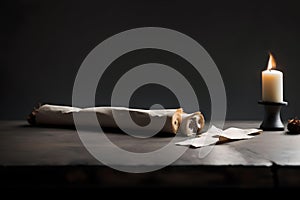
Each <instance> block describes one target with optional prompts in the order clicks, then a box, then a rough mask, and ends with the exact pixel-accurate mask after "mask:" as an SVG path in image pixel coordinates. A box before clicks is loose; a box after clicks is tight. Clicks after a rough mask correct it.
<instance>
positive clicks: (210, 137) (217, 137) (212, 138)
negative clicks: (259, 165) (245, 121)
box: [176, 126, 262, 148]
mask: <svg viewBox="0 0 300 200" xmlns="http://www.w3.org/2000/svg"><path fill="white" fill-rule="evenodd" d="M261 132H262V130H260V129H240V128H235V127H231V128H228V129H226V130H222V129H219V128H217V127H215V126H212V127H211V128H210V129H208V131H207V132H204V133H202V134H201V135H199V136H198V137H195V138H191V139H187V140H184V141H182V142H178V143H176V145H180V146H192V147H196V148H199V147H204V146H208V145H212V144H216V143H218V142H227V141H230V140H242V139H250V138H253V137H255V134H260V133H261Z"/></svg>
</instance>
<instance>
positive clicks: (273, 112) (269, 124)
mask: <svg viewBox="0 0 300 200" xmlns="http://www.w3.org/2000/svg"><path fill="white" fill-rule="evenodd" d="M258 103H259V104H262V105H264V107H265V114H264V120H263V122H262V123H261V125H260V128H261V129H262V130H264V131H282V130H284V124H283V123H282V121H281V117H280V111H281V107H282V106H286V105H287V104H288V103H287V102H285V101H283V102H268V101H259V102H258Z"/></svg>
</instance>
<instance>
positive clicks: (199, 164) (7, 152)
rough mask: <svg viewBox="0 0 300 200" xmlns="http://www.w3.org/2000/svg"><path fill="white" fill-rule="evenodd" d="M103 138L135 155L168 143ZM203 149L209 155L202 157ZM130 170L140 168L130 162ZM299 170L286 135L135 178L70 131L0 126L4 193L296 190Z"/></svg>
mask: <svg viewBox="0 0 300 200" xmlns="http://www.w3.org/2000/svg"><path fill="white" fill-rule="evenodd" d="M259 124H260V122H258V121H230V122H226V124H225V127H224V128H227V127H231V126H234V127H239V128H258V127H259ZM106 135H107V137H108V138H109V139H110V140H111V141H112V142H114V143H115V144H116V145H118V146H119V147H121V148H123V149H125V150H128V151H132V152H137V153H140V152H150V151H153V150H155V149H159V148H161V147H162V146H164V145H165V144H167V143H168V142H169V141H170V139H172V138H170V137H151V138H147V139H137V138H133V137H131V136H128V135H126V134H122V133H107V134H106ZM184 139H185V138H182V140H184ZM177 148H184V147H180V146H178V147H177ZM205 148H209V153H208V154H207V155H206V156H201V155H203V151H205ZM154 164H155V163H154ZM130 165H132V166H135V167H139V165H138V164H137V163H134V162H131V163H130ZM299 166H300V135H292V134H288V133H287V131H286V130H285V131H276V132H272V131H264V132H263V133H262V134H260V135H257V136H255V137H254V138H252V139H248V140H239V141H231V142H228V143H223V144H218V145H214V146H213V148H212V147H203V148H188V150H187V151H186V152H185V153H184V154H183V155H182V156H181V157H180V158H179V159H178V160H177V161H175V162H174V163H172V164H171V165H169V166H167V167H164V168H162V169H160V170H156V171H153V172H149V173H139V174H133V173H125V172H120V171H117V170H114V169H112V168H110V167H107V166H105V165H103V164H101V163H100V162H99V161H98V160H97V159H95V158H94V157H93V156H92V155H90V154H89V152H88V151H87V150H86V149H85V147H84V146H83V144H82V143H81V140H80V139H79V136H78V134H77V132H76V131H75V130H73V129H60V128H44V127H31V126H29V125H28V124H27V122H26V121H1V122H0V176H1V180H0V184H1V186H5V187H58V186H60V187H87V186H90V187H97V188H98V187H100V188H101V187H105V188H107V187H173V186H175V187H184V186H188V187H189V186H192V187H195V186H197V187H203V188H207V187H233V188H236V187H238V188H290V187H299V186H300V167H299Z"/></svg>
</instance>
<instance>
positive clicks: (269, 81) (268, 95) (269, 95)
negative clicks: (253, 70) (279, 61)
mask: <svg viewBox="0 0 300 200" xmlns="http://www.w3.org/2000/svg"><path fill="white" fill-rule="evenodd" d="M275 68H276V62H275V59H274V57H273V56H272V54H270V57H269V62H268V68H267V70H265V71H263V72H262V100H263V101H268V102H283V74H282V72H281V71H278V70H275Z"/></svg>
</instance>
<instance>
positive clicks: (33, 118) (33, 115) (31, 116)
mask: <svg viewBox="0 0 300 200" xmlns="http://www.w3.org/2000/svg"><path fill="white" fill-rule="evenodd" d="M41 106H42V104H41V103H39V104H38V106H36V107H34V108H33V110H32V111H31V113H30V114H29V115H28V116H27V118H26V119H27V121H28V123H29V124H30V125H33V126H34V125H36V114H37V113H38V112H39V108H40V107H41Z"/></svg>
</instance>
